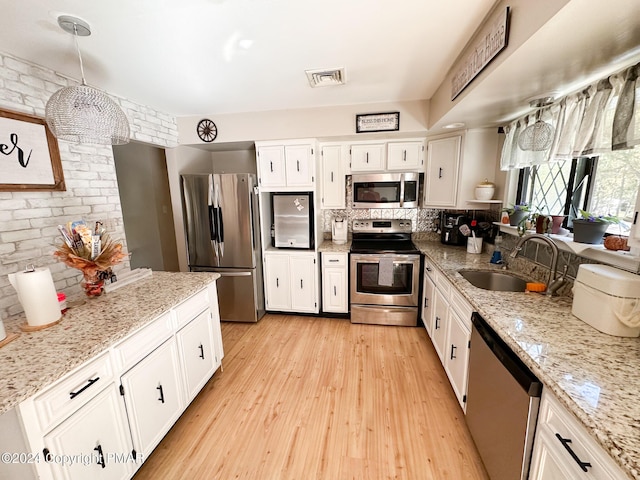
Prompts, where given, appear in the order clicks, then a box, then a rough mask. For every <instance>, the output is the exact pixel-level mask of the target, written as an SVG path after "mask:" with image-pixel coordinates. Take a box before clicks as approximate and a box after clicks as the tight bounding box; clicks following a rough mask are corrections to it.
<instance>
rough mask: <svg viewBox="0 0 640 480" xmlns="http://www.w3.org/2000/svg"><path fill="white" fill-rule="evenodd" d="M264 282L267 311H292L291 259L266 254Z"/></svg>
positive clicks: (284, 256)
mask: <svg viewBox="0 0 640 480" xmlns="http://www.w3.org/2000/svg"><path fill="white" fill-rule="evenodd" d="M264 281H265V292H264V294H265V302H266V307H267V310H281V311H288V310H290V309H291V281H290V279H289V257H288V256H286V255H267V254H265V256H264Z"/></svg>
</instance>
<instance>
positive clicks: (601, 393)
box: [414, 242, 640, 479]
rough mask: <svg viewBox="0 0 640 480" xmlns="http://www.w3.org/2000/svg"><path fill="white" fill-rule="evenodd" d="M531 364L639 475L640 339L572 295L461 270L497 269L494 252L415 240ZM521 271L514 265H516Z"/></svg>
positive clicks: (623, 464)
mask: <svg viewBox="0 0 640 480" xmlns="http://www.w3.org/2000/svg"><path fill="white" fill-rule="evenodd" d="M414 243H415V244H416V246H417V247H418V248H419V249H420V250H421V251H422V252H423V253H424V254H425V255H426V256H427V257H428V258H429V259H431V260H432V261H433V262H434V263H435V264H436V266H438V267H439V269H440V270H441V271H442V272H443V273H444V274H445V276H446V277H447V278H448V280H449V281H451V282H452V283H453V284H454V285H455V286H456V287H457V288H458V290H459V291H460V292H461V293H462V294H463V295H464V296H465V297H466V299H467V300H468V301H469V302H470V303H471V304H472V306H473V307H474V309H475V310H476V311H477V312H478V313H479V314H480V315H481V316H482V317H483V318H484V319H485V320H486V321H487V323H489V325H490V326H491V327H492V328H493V329H494V330H495V331H496V332H497V333H498V334H499V335H500V337H502V339H503V340H504V341H505V342H506V343H507V344H508V345H509V346H510V347H511V348H512V349H513V351H514V352H515V353H516V354H517V355H518V356H519V357H520V358H521V359H522V360H523V361H524V363H525V364H526V365H527V366H528V367H529V368H530V369H531V371H532V372H533V373H534V374H535V375H536V376H537V377H538V378H539V379H540V380H541V381H542V382H543V384H544V388H549V389H550V390H551V391H552V392H553V393H554V395H555V396H556V397H557V398H558V399H559V400H560V401H561V402H562V403H563V404H564V405H565V407H566V408H567V409H568V410H569V411H571V412H573V414H574V415H575V416H576V417H577V418H578V419H579V421H580V423H582V425H584V426H585V428H586V429H587V430H588V431H589V432H590V434H591V435H592V436H593V437H594V438H595V439H596V440H597V442H598V443H599V444H600V445H601V446H602V447H603V448H604V449H605V450H606V451H607V452H608V453H609V454H610V455H611V457H612V458H613V459H614V460H615V461H616V462H617V463H618V464H619V465H620V466H621V467H622V468H623V469H624V470H625V471H626V472H627V473H628V474H629V475H630V477H631V478H635V479H640V402H639V401H638V394H639V389H640V386H639V383H638V377H637V375H638V372H640V338H621V337H614V336H610V335H607V334H604V333H601V332H599V331H598V330H596V329H594V328H593V327H591V326H590V325H588V324H586V323H584V322H583V321H582V320H580V319H579V318H577V317H575V316H574V315H572V314H571V304H572V299H571V298H568V297H547V296H545V295H541V294H537V293H519V292H495V291H489V290H483V289H480V288H477V287H474V286H473V285H471V284H470V283H469V282H467V281H466V280H465V279H464V278H463V277H462V275H460V273H458V270H461V269H476V270H478V269H481V270H490V269H499V267H498V266H496V265H492V264H490V263H489V259H490V255H489V254H480V255H477V254H468V253H467V252H466V250H465V249H464V248H461V247H451V246H447V245H443V244H441V243H439V242H414ZM514 273H515V272H514Z"/></svg>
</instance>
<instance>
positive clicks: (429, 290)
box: [422, 260, 436, 337]
mask: <svg viewBox="0 0 640 480" xmlns="http://www.w3.org/2000/svg"><path fill="white" fill-rule="evenodd" d="M432 271H433V266H432V265H431V262H429V260H425V262H424V279H423V282H422V323H423V324H424V328H425V329H426V330H427V333H428V334H429V337H431V334H432V332H431V329H432V328H433V304H434V300H435V299H434V297H435V289H436V286H435V284H434V283H433V280H432V277H431V272H432Z"/></svg>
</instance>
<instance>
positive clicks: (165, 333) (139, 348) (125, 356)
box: [113, 312, 173, 371]
mask: <svg viewBox="0 0 640 480" xmlns="http://www.w3.org/2000/svg"><path fill="white" fill-rule="evenodd" d="M171 335H173V326H172V324H171V314H170V313H169V312H167V313H164V314H162V315H160V316H159V317H158V318H156V319H155V320H153V321H152V322H151V323H149V324H147V325H145V326H144V327H142V328H141V329H140V330H138V331H137V332H135V333H133V334H132V335H130V336H129V337H127V338H126V339H125V340H123V341H122V342H120V343H119V344H117V345H116V346H115V347H113V351H114V352H115V353H116V355H117V358H118V361H119V363H120V365H118V367H119V370H120V371H123V370H128V369H129V368H131V367H132V366H133V365H135V364H136V363H138V362H139V361H140V360H142V359H143V358H144V357H146V356H147V355H149V353H150V352H151V351H152V350H154V349H155V348H157V347H158V345H160V344H161V343H162V342H164V341H165V340H166V339H167V338H169V337H170V336H171Z"/></svg>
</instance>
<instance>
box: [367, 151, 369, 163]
mask: <svg viewBox="0 0 640 480" xmlns="http://www.w3.org/2000/svg"><path fill="white" fill-rule="evenodd" d="M367 163H369V152H367Z"/></svg>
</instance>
